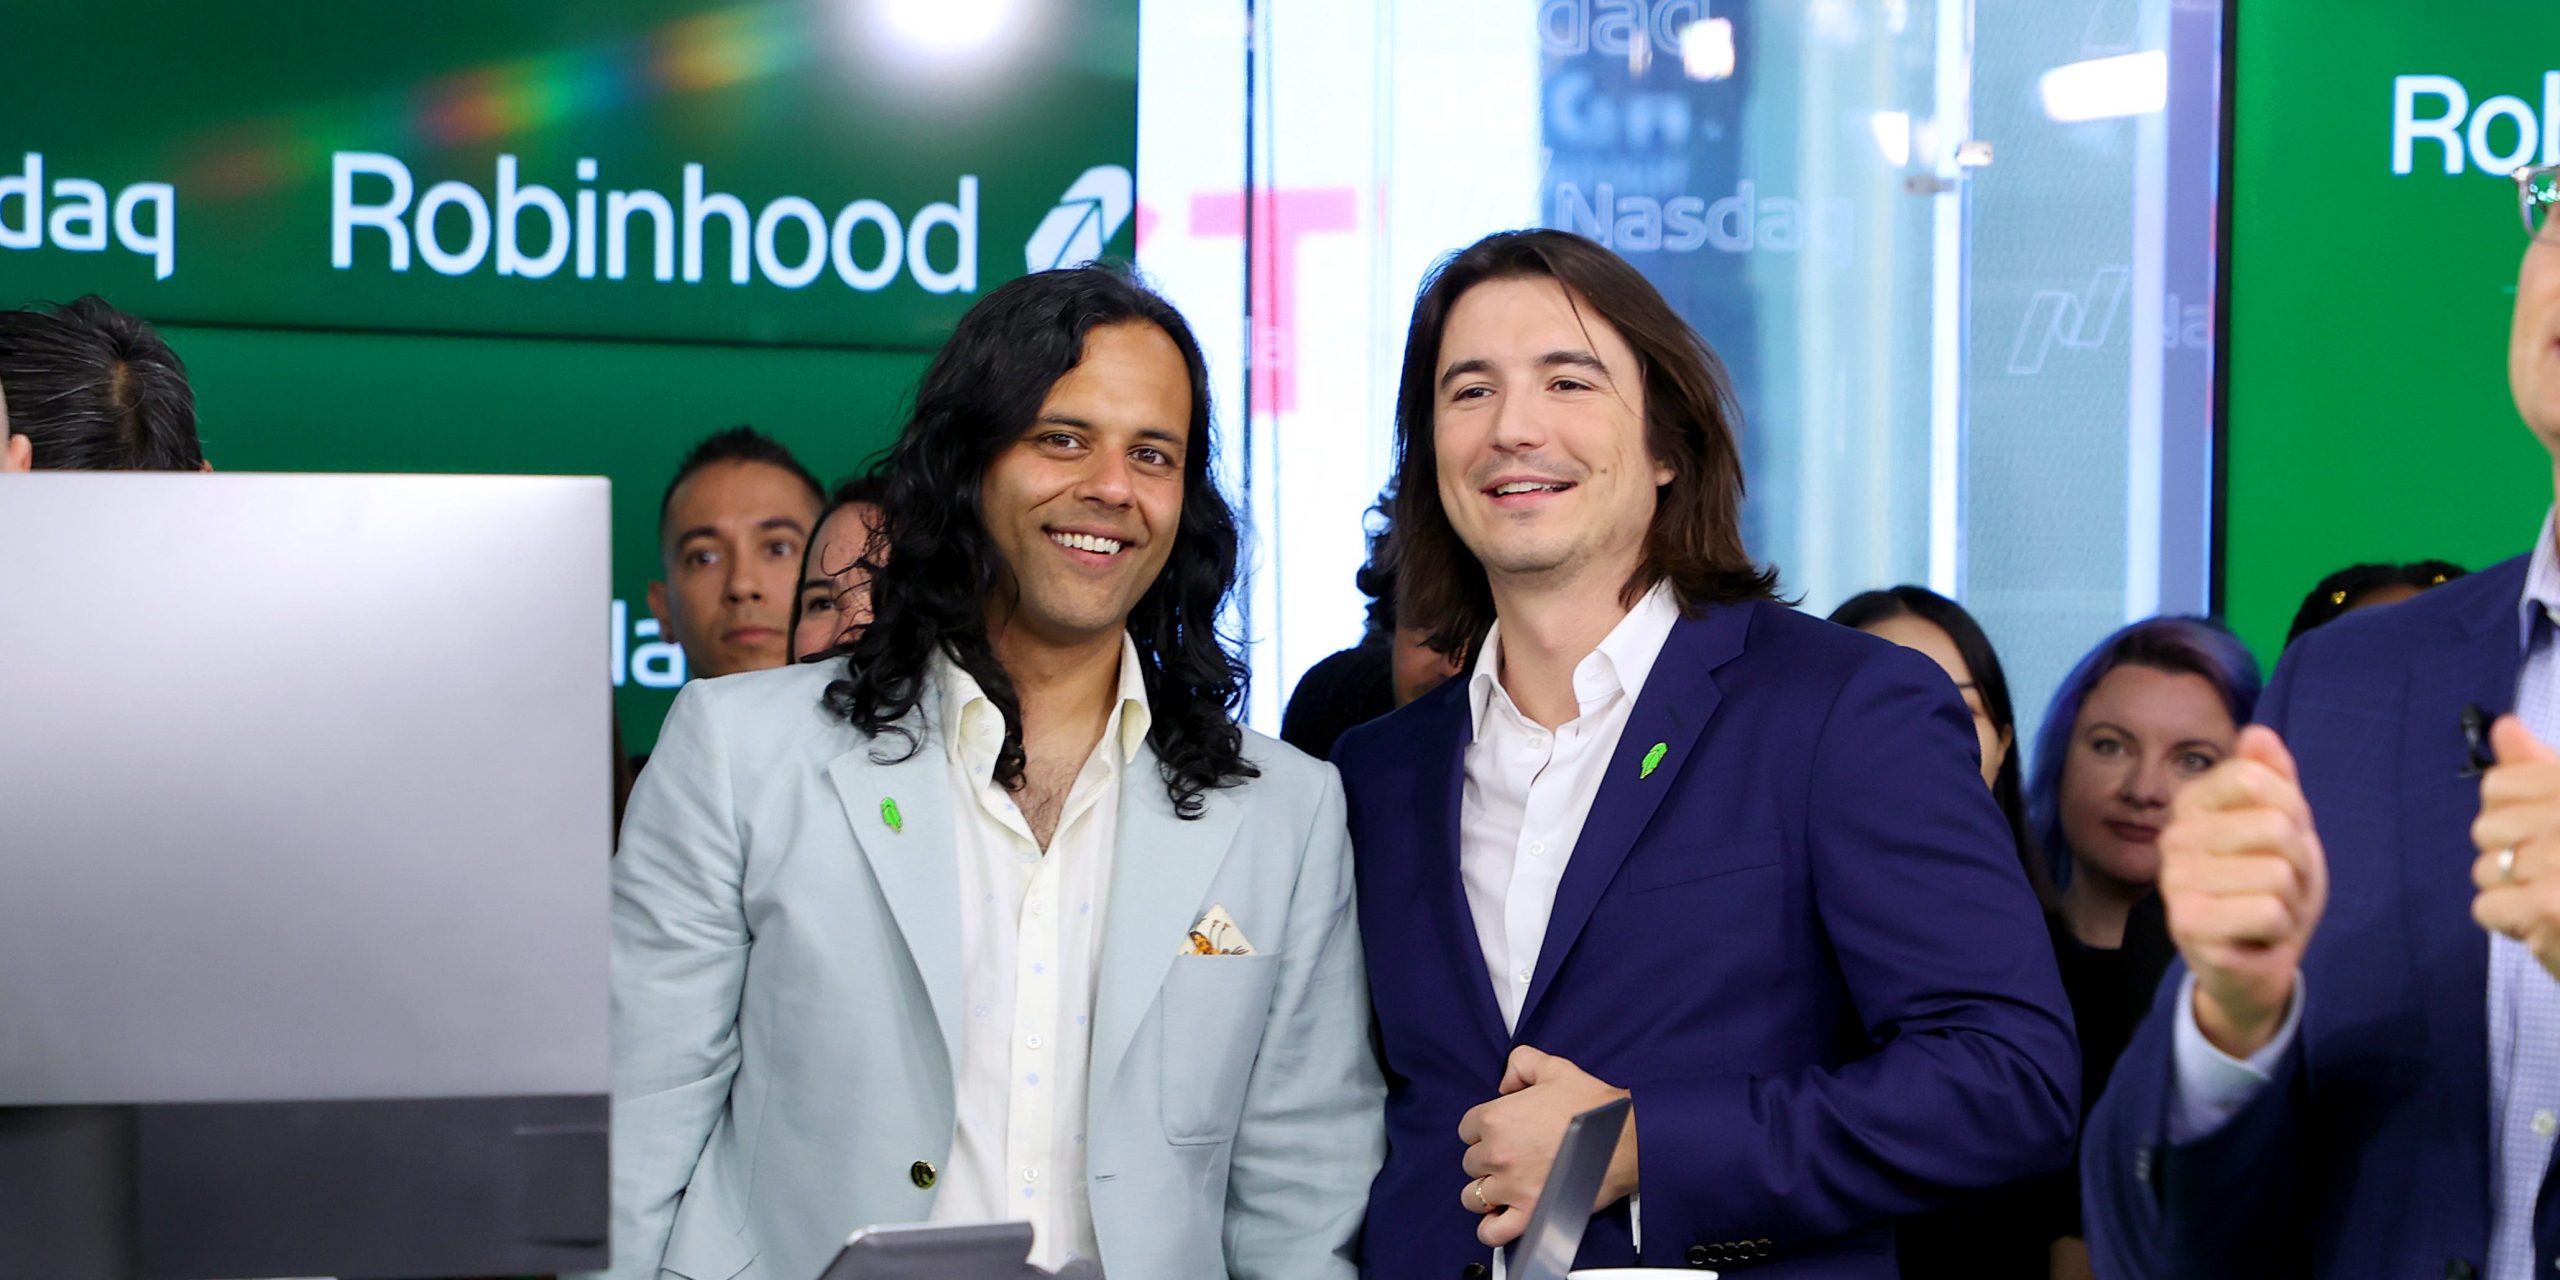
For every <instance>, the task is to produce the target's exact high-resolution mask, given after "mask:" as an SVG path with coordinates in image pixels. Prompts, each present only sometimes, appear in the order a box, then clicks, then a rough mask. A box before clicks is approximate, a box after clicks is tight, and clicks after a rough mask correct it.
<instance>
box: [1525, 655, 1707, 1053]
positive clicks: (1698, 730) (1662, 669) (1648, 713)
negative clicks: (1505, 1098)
mask: <svg viewBox="0 0 2560 1280" xmlns="http://www.w3.org/2000/svg"><path fill="white" fill-rule="evenodd" d="M1752 609H1753V606H1751V605H1729V606H1720V607H1717V608H1714V609H1711V610H1710V611H1709V612H1708V613H1707V615H1706V616H1705V617H1702V618H1683V619H1681V620H1680V621H1679V622H1678V623H1676V624H1674V625H1673V626H1672V628H1671V635H1670V637H1669V638H1668V639H1666V640H1664V641H1663V644H1662V654H1661V656H1660V657H1658V658H1656V659H1655V660H1654V664H1653V671H1652V672H1651V674H1649V675H1647V676H1646V677H1645V682H1644V691H1643V693H1642V694H1640V695H1639V696H1638V697H1637V699H1636V705H1635V710H1634V711H1633V712H1632V713H1631V714H1630V715H1629V716H1628V717H1627V727H1626V732H1625V733H1624V734H1622V735H1620V737H1619V738H1618V746H1617V751H1616V753H1615V755H1614V756H1613V757H1612V758H1611V759H1610V761H1609V764H1608V771H1607V772H1606V773H1605V774H1603V775H1602V777H1601V782H1600V791H1599V794H1598V795H1597V796H1595V797H1594V798H1593V799H1592V802H1591V812H1590V813H1589V814H1588V815H1587V816H1586V817H1585V818H1584V819H1583V823H1582V838H1581V839H1579V840H1577V841H1575V842H1574V846H1573V857H1572V859H1571V860H1570V861H1568V862H1567V863H1566V864H1565V869H1564V878H1563V879H1562V880H1561V881H1560V882H1559V883H1558V884H1557V885H1556V900H1555V910H1554V912H1553V914H1551V915H1550V916H1548V918H1547V934H1546V940H1545V942H1543V943H1542V944H1541V945H1540V946H1539V949H1538V968H1537V972H1536V973H1535V974H1534V975H1532V977H1531V979H1530V983H1529V993H1528V995H1527V997H1526V998H1525V999H1524V1000H1522V1002H1521V1005H1520V1023H1519V1038H1520V1040H1521V1042H1522V1043H1526V1042H1527V1037H1528V1031H1529V1028H1530V1026H1531V1021H1530V1020H1531V1019H1532V1018H1534V1017H1536V1016H1537V1013H1538V1009H1539V1006H1540V1005H1541V1003H1542V1002H1543V1001H1544V999H1545V996H1546V994H1547V989H1548V988H1549V987H1550V986H1552V985H1553V984H1554V982H1555V975H1556V970H1557V969H1558V968H1560V967H1562V966H1563V964H1564V962H1565V959H1566V957H1567V956H1568V955H1569V954H1571V952H1572V950H1573V948H1574V944H1575V943H1576V942H1577V941H1578V940H1579V939H1580V938H1581V936H1582V930H1583V927H1584V926H1585V925H1587V924H1589V923H1590V921H1591V912H1592V910H1593V909H1594V908H1596V907H1598V906H1599V905H1600V895H1601V893H1602V892H1603V891H1605V890H1606V889H1607V888H1608V887H1609V883H1610V882H1611V881H1612V880H1615V879H1616V878H1617V875H1618V868H1619V866H1620V865H1622V864H1624V863H1625V862H1626V860H1627V854H1628V853H1630V852H1631V851H1633V850H1634V848H1635V844H1636V839H1637V837H1639V836H1641V835H1643V834H1644V829H1645V827H1646V826H1647V825H1648V824H1649V823H1651V822H1652V821H1653V815H1654V811H1655V810H1657V809H1660V808H1661V807H1662V799H1663V797H1664V796H1666V795H1669V794H1670V793H1671V790H1672V788H1674V787H1676V786H1679V785H1681V783H1682V781H1683V780H1684V776H1685V772H1686V770H1687V768H1688V764H1689V759H1690V756H1691V755H1692V754H1693V753H1694V752H1695V750H1696V748H1697V745H1698V738H1699V736H1700V735H1701V734H1702V733H1703V732H1704V731H1705V730H1706V727H1707V721H1708V720H1709V719H1711V718H1713V717H1714V715H1715V713H1716V707H1717V705H1718V704H1719V703H1721V702H1722V701H1723V698H1724V694H1723V692H1722V691H1721V690H1719V689H1718V688H1717V687H1716V681H1715V670H1716V668H1718V667H1720V666H1723V665H1724V664H1725V663H1726V662H1728V661H1731V660H1732V659H1733V658H1734V657H1736V656H1737V655H1739V654H1740V653H1741V652H1742V648H1743V638H1744V636H1745V634H1746V633H1747V632H1748V631H1749V629H1750V625H1751V615H1752ZM1656 744H1660V745H1661V746H1662V748H1663V753H1662V756H1661V758H1660V759H1659V761H1657V764H1656V767H1655V768H1654V769H1653V771H1652V772H1651V774H1650V776H1648V775H1647V773H1646V771H1645V768H1644V762H1645V759H1646V757H1647V756H1649V755H1651V754H1652V749H1653V747H1654V746H1655V745H1656Z"/></svg>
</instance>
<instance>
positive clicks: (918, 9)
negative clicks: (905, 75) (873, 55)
mask: <svg viewBox="0 0 2560 1280" xmlns="http://www.w3.org/2000/svg"><path fill="white" fill-rule="evenodd" d="M878 6H879V7H878V12H879V15H880V20H881V22H882V23H883V24H884V25H885V26H886V27H887V28H888V31H889V34H890V35H891V36H892V37H893V38H895V39H896V40H897V41H898V42H899V43H900V44H901V45H902V46H904V47H906V48H908V49H909V50H911V51H913V52H915V53H919V54H922V55H925V56H927V57H942V58H948V57H955V56H960V55H964V54H971V53H976V52H978V51H980V50H983V49H985V48H986V47H987V46H989V45H992V44H994V43H996V42H997V41H998V40H1000V39H1001V38H1002V37H1003V36H1004V34H1005V33H1006V32H1007V31H1009V30H1011V29H1012V27H1013V26H1014V24H1015V22H1016V20H1017V18H1018V16H1019V11H1020V9H1021V7H1022V6H1021V4H1020V0H878Z"/></svg>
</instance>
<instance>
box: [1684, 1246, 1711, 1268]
mask: <svg viewBox="0 0 2560 1280" xmlns="http://www.w3.org/2000/svg"><path fill="white" fill-rule="evenodd" d="M1713 1261H1715V1254H1714V1252H1713V1251H1711V1250H1709V1249H1708V1248H1707V1247H1706V1246H1705V1245H1702V1244H1693V1245H1690V1246H1689V1265H1690V1266H1693V1267H1696V1268H1698V1269H1699V1270H1701V1271H1703V1270H1705V1269H1706V1266H1707V1264H1708V1263H1710V1262H1713Z"/></svg>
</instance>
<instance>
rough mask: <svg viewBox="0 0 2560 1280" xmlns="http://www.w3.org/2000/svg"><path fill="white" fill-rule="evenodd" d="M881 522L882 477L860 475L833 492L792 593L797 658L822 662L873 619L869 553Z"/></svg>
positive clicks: (793, 657) (811, 536)
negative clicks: (868, 564) (867, 565)
mask: <svg viewBox="0 0 2560 1280" xmlns="http://www.w3.org/2000/svg"><path fill="white" fill-rule="evenodd" d="M879 527H880V481H879V480H878V479H876V478H874V477H872V476H868V475H860V476H855V477H854V478H852V479H850V480H846V481H844V482H842V483H840V484H838V485H837V486H836V487H835V492H833V493H830V494H828V495H827V505H826V506H824V507H822V508H820V509H819V511H818V522H817V523H816V524H815V525H812V526H810V530H809V545H808V547H807V548H805V549H804V550H802V551H801V553H800V589H799V590H798V591H797V592H795V593H794V594H793V595H792V598H791V631H790V635H791V660H792V661H793V662H816V661H819V660H820V659H823V658H826V657H829V656H832V655H833V653H834V652H835V650H837V649H839V648H841V647H843V646H845V645H848V644H851V643H853V638H854V637H855V636H858V635H861V634H862V629H863V628H864V627H865V626H868V625H869V624H870V622H871V571H870V570H868V569H866V568H864V567H863V563H864V561H865V560H866V559H876V558H877V557H876V556H874V555H873V554H872V551H871V538H872V535H873V534H874V533H875V532H876V531H877V530H878V529H879Z"/></svg>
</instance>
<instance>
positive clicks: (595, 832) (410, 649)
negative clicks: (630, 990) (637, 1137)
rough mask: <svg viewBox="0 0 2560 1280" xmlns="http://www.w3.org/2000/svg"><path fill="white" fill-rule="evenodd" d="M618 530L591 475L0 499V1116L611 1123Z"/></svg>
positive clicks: (369, 480) (314, 480) (119, 487)
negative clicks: (357, 1104) (179, 1109)
mask: <svg viewBox="0 0 2560 1280" xmlns="http://www.w3.org/2000/svg"><path fill="white" fill-rule="evenodd" d="M610 532H611V520H610V506H609V499H608V491H607V488H606V484H605V482H604V481H603V480H600V479H594V478H541V477H475V476H346V475H249V474H216V475H195V474H146V473H129V472H128V473H70V472H37V473H33V474H25V475H12V476H0V884H6V885H7V886H8V889H7V891H6V892H0V1024H5V1025H6V1026H7V1027H8V1028H9V1033H8V1034H7V1035H0V1106H21V1107H23V1106H36V1105H59V1104H74V1103H104V1104H149V1103H164V1102H165V1103H199V1102H263V1101H282V1100H293V1101H309V1100H315V1099H330V1098H343V1099H387V1098H415V1097H436V1098H472V1097H503V1096H524V1095H601V1094H603V1093H604V1092H605V1091H606V1090H607V1088H608V1087H609V1082H610V1072H611V1064H610V1058H609V1055H608V1050H607V1045H606V1027H605V1021H606V1012H607V1005H608V1000H607V994H606V974H605V935H606V922H605V914H606V906H607V897H606V890H605V874H606V868H607V865H608V859H609V856H610V853H611V839H612V834H611V830H610V827H611V816H610V810H611V803H612V801H611V781H610V779H611V759H610V756H609V747H608V735H609V728H608V726H609V724H610V723H611V718H610V717H611V712H610V707H609V703H608V700H609V698H610V697H611V674H610V671H609V669H608V667H609V659H608V656H607V655H608V651H609V645H610V637H609V636H608V634H607V626H608V624H607V622H606V618H607V609H608V602H609V601H610V599H611V590H610V587H611V584H610V559H609V535H610ZM269 1274H274V1273H269Z"/></svg>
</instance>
